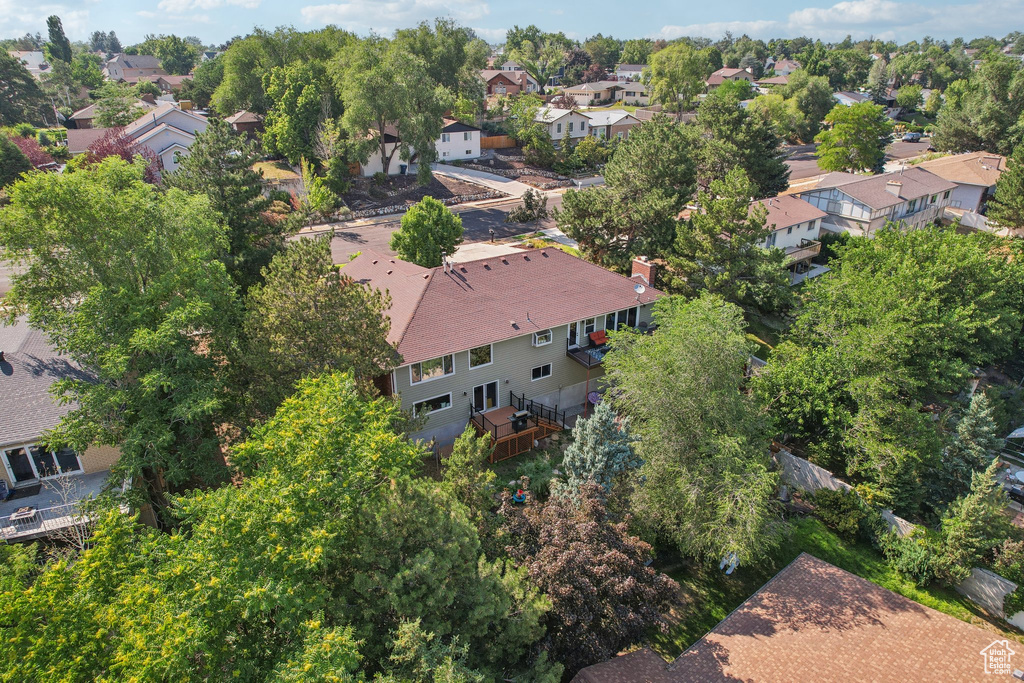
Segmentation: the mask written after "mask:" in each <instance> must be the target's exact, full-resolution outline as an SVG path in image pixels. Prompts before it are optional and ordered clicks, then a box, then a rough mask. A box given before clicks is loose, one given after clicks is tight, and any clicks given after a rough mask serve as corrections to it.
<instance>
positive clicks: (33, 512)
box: [0, 471, 125, 542]
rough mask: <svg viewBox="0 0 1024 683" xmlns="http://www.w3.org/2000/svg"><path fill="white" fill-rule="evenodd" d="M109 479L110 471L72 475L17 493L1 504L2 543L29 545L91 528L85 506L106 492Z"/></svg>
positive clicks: (0, 528) (17, 490) (45, 481)
mask: <svg viewBox="0 0 1024 683" xmlns="http://www.w3.org/2000/svg"><path fill="white" fill-rule="evenodd" d="M109 477H110V472H107V471H103V472H93V473H92V474H80V475H69V476H65V477H57V478H53V479H44V480H42V481H41V482H40V483H39V484H36V485H35V486H33V487H30V488H27V489H26V488H22V489H14V491H12V492H11V495H10V496H9V497H8V498H7V500H5V501H3V502H0V539H3V540H5V541H8V542H11V541H28V540H32V539H36V538H43V537H46V536H50V535H53V534H57V533H59V532H60V531H61V530H63V529H67V528H68V527H72V526H79V525H82V524H87V523H88V522H90V521H91V520H90V519H89V517H88V516H87V515H86V514H84V513H83V511H84V503H85V502H86V501H88V500H90V499H92V498H95V497H96V496H98V495H99V494H100V492H101V491H103V487H104V486H105V485H106V483H107V479H108V478H109ZM124 488H125V487H122V491H123V490H124Z"/></svg>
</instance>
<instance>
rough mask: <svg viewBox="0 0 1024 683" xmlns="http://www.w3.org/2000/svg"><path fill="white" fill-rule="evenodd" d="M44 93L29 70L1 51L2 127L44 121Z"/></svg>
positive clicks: (0, 90) (0, 99)
mask: <svg viewBox="0 0 1024 683" xmlns="http://www.w3.org/2000/svg"><path fill="white" fill-rule="evenodd" d="M43 107H44V100H43V93H42V92H41V91H40V90H39V84H38V83H36V79H34V78H33V77H32V74H30V73H29V71H28V69H26V68H25V66H24V65H23V64H22V63H21V60H19V59H16V58H14V57H12V56H10V55H9V54H7V53H6V52H3V51H0V125H4V126H13V125H14V124H16V123H22V122H29V123H36V122H40V121H42V120H43V117H42V112H43Z"/></svg>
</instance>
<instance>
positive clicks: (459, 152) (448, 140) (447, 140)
mask: <svg viewBox="0 0 1024 683" xmlns="http://www.w3.org/2000/svg"><path fill="white" fill-rule="evenodd" d="M479 156H480V129H479V128H477V127H476V126H471V125H469V124H468V123H463V122H461V121H458V120H456V119H445V121H444V128H442V129H441V137H440V138H438V140H437V160H438V161H455V160H457V159H476V158H478V157H479Z"/></svg>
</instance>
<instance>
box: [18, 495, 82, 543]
mask: <svg viewBox="0 0 1024 683" xmlns="http://www.w3.org/2000/svg"><path fill="white" fill-rule="evenodd" d="M81 503H82V501H75V502H73V503H65V504H63V505H54V506H53V507H48V508H42V509H41V510H36V511H35V514H33V515H32V516H31V517H23V518H21V519H11V517H13V515H7V516H6V518H0V538H3V539H12V538H18V537H20V536H25V535H29V534H42V533H47V532H51V531H56V530H57V529H63V528H65V527H69V526H74V525H76V524H83V523H85V522H88V521H89V519H88V517H87V516H86V515H85V514H83V512H82V510H81Z"/></svg>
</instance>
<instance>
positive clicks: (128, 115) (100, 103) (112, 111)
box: [96, 81, 141, 128]
mask: <svg viewBox="0 0 1024 683" xmlns="http://www.w3.org/2000/svg"><path fill="white" fill-rule="evenodd" d="M96 92H97V93H98V95H99V98H98V100H97V101H96V125H97V126H98V127H100V128H120V127H122V126H127V125H128V124H129V123H131V122H132V121H134V120H135V119H137V118H139V116H140V115H141V112H140V111H139V108H138V106H136V105H137V103H138V100H139V97H138V95H137V94H136V91H135V88H134V87H132V86H130V85H128V84H127V83H118V82H116V81H108V82H106V83H104V84H103V85H102V86H101V87H100V88H99V89H97V91H96Z"/></svg>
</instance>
